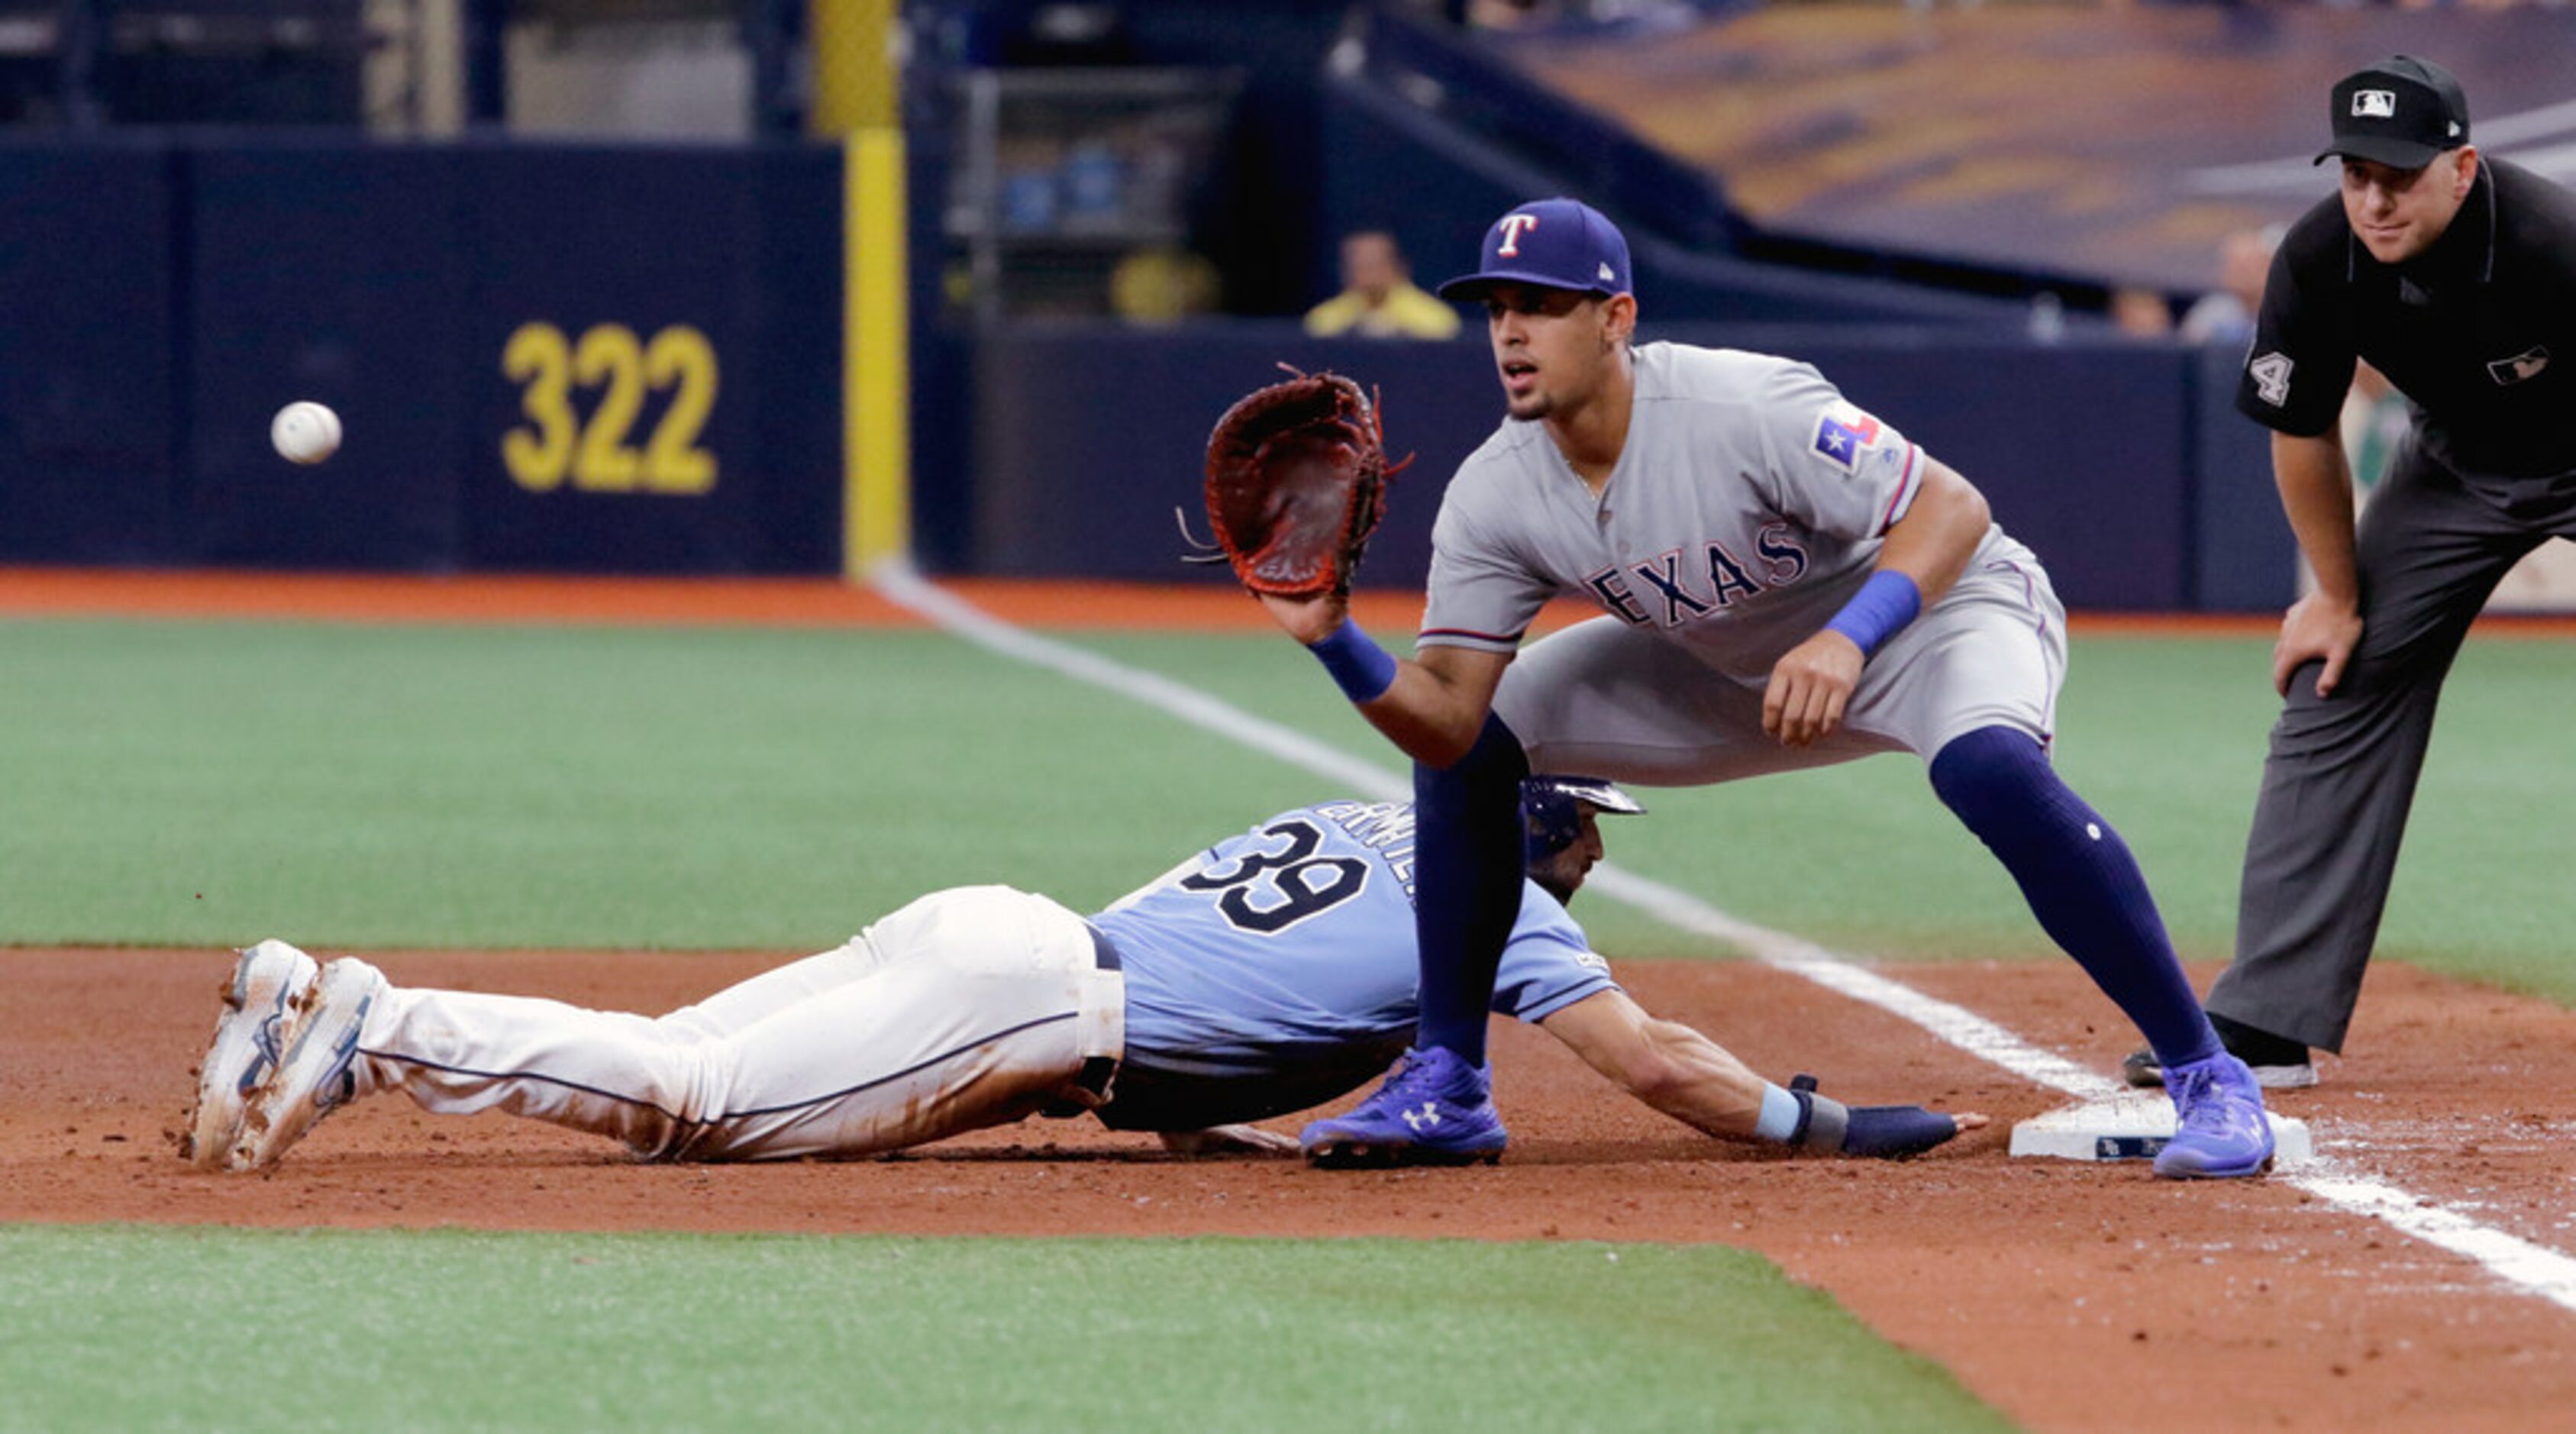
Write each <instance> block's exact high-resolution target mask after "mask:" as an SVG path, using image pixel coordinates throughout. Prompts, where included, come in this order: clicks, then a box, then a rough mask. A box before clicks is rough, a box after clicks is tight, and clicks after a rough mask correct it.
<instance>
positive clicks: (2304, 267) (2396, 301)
mask: <svg viewBox="0 0 2576 1434" xmlns="http://www.w3.org/2000/svg"><path fill="white" fill-rule="evenodd" d="M2356 355H2358V356H2359V357H2361V358H2365V359H2368V360H2369V361H2370V364H2371V367H2373V368H2376V369H2378V370H2379V371H2380V372H2381V373H2384V374H2386V375H2388V379H2389V382H2391V383H2394V384H2395V385H2397V388H2398V391H2399V392H2401V393H2403V394H2405V395H2406V397H2407V398H2408V399H2409V400H2410V401H2411V402H2412V403H2413V404H2414V411H2415V424H2416V431H2417V432H2418V433H2419V434H2420V435H2421V436H2422V439H2423V445H2424V449H2425V451H2426V453H2427V455H2428V456H2430V457H2432V458H2434V459H2436V460H2438V461H2439V462H2440V463H2441V464H2442V465H2443V466H2444V467H2446V468H2449V469H2450V470H2451V471H2452V472H2454V473H2457V474H2460V475H2461V476H2463V477H2494V478H2537V477H2542V476H2547V475H2552V474H2562V473H2571V472H2576V194H2570V193H2569V192H2568V191H2567V190H2565V189H2562V188H2560V187H2559V186H2557V185H2555V184H2552V183H2550V182H2549V181H2548V180H2545V179H2542V178H2541V177H2540V176H2538V175H2536V174H2533V173H2532V172H2531V171H2530V170H2527V169H2524V168H2521V167H2520V166H2518V165H2513V164H2508V163H2504V162H2502V161H2499V160H2494V159H2489V158H2486V157H2485V156H2483V155H2481V156H2480V157H2479V160H2478V177H2477V179H2476V180H2475V181H2474V182H2473V183H2472V184H2471V186H2470V188H2469V193H2468V197H2467V198H2466V199H2465V200H2463V201H2461V204H2460V211H2459V213H2458V214H2457V215H2455V216H2453V217H2452V220H2451V227H2450V228H2448V229H2447V230H2444V231H2443V233H2442V237H2441V238H2439V239H2437V240H2435V241H2434V242H2433V247H2431V248H2430V249H2427V250H2425V251H2424V252H2423V253H2421V254H2418V255H2416V256H2415V257H2414V258H2413V259H2410V260H2408V261H2407V262H2405V263H2403V264H2399V265H2396V266H2394V267H2392V266H2390V265H2386V264H2382V263H2380V262H2379V261H2378V260H2376V259H2374V258H2372V257H2371V256H2370V250H2369V249H2367V248H2366V247H2364V246H2363V244H2362V242H2361V241H2360V240H2359V239H2357V238H2355V237H2354V236H2353V232H2352V226H2351V224H2350V223H2349V222H2348V221H2347V220H2346V219H2345V218H2344V213H2343V200H2342V197H2341V196H2340V195H2330V196H2328V197H2327V198H2326V199H2325V200H2324V201H2323V202H2321V203H2319V204H2318V205H2317V206H2316V207H2315V208H2313V209H2311V210H2309V211H2308V212H2307V213H2306V214H2304V215H2301V216H2300V218H2299V222H2298V223H2296V224H2294V225H2292V226H2291V228H2290V232H2289V234H2288V235H2287V236H2286V237H2285V238H2283V239H2282V241H2281V247H2280V251H2279V252H2278V253H2276V254H2274V255H2273V256H2272V274H2271V278H2270V279H2269V280H2268V281H2266V283H2265V284H2264V287H2263V312H2262V316H2261V318H2260V319H2259V320H2258V322H2257V323H2256V326H2255V331H2254V346H2253V348H2252V349H2251V350H2250V351H2248V353H2247V354H2246V359H2245V374H2244V378H2243V380H2242V381H2241V382H2240V383H2239V384H2238V385H2237V389H2236V406H2237V408H2238V409H2240V410H2241V411H2243V412H2244V413H2245V415H2246V416H2247V417H2249V418H2252V419H2253V420H2254V421H2255V422H2257V423H2260V424H2263V425H2264V426H2266V427H2268V428H2273V429H2277V430H2279V431H2280V432H2283V433H2287V434H2292V435H2295V436H2299V437H2309V438H2313V437H2315V436H2317V435H2319V434H2322V433H2324V432H2325V431H2326V430H2327V429H2329V428H2331V427H2333V426H2334V424H2335V421H2336V419H2337V417H2338V416H2339V415H2340V413H2341V412H2342V409H2343V399H2344V391H2345V390H2346V389H2347V388H2349V387H2350V386H2351V384H2352V365H2353V359H2354V357H2355V356H2356Z"/></svg>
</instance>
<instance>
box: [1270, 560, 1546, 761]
mask: <svg viewBox="0 0 2576 1434" xmlns="http://www.w3.org/2000/svg"><path fill="white" fill-rule="evenodd" d="M1260 597H1261V604H1262V606H1263V607H1265V608H1267V609H1269V612H1270V616H1271V620H1272V621H1274V622H1277V623H1278V624H1279V626H1280V628H1281V630H1283V631H1285V632H1286V633H1287V634H1288V635H1289V636H1290V637H1293V638H1295V639H1297V641H1299V642H1300V643H1303V644H1304V645H1305V646H1306V648H1307V650H1308V651H1310V652H1313V653H1314V654H1315V655H1316V656H1317V657H1318V658H1320V659H1321V660H1322V661H1323V663H1324V666H1325V668H1326V669H1327V670H1329V671H1330V672H1331V673H1332V674H1333V680H1334V681H1335V682H1337V683H1339V684H1340V685H1341V688H1342V693H1343V695H1344V696H1347V697H1349V698H1350V699H1351V701H1352V703H1353V704H1354V705H1356V706H1357V707H1358V708H1359V710H1360V715H1361V716H1363V717H1366V718H1367V719H1368V720H1369V723H1370V725H1372V726H1374V727H1376V728H1377V729H1378V730H1379V731H1380V732H1383V733H1385V734H1386V737H1387V740H1388V741H1390V742H1393V743H1394V744H1395V745H1396V746H1397V747H1398V748H1400V749H1401V750H1402V751H1403V752H1404V754H1405V755H1406V756H1408V757H1411V758H1413V759H1414V760H1415V761H1417V762H1423V763H1427V764H1428V765H1430V766H1434V767H1447V766H1449V765H1450V764H1451V763H1453V762H1456V761H1457V760H1458V759H1459V758H1460V757H1463V756H1465V755H1466V754H1467V750H1468V749H1469V748H1470V747H1473V746H1474V745H1475V744H1476V738H1477V736H1478V735H1479V734H1480V733H1482V732H1483V731H1484V728H1485V714H1486V713H1487V712H1489V711H1491V710H1492V708H1493V705H1494V689H1495V688H1496V687H1499V686H1501V685H1502V681H1503V669H1504V668H1506V667H1509V666H1510V665H1511V661H1512V659H1511V654H1509V653H1502V652H1481V651H1478V650H1476V649H1473V648H1465V647H1431V648H1425V649H1423V652H1422V655H1421V656H1420V657H1419V658H1418V659H1417V658H1404V657H1397V656H1395V655H1393V654H1392V653H1389V652H1386V651H1384V650H1383V649H1381V648H1379V647H1378V646H1377V645H1376V644H1375V643H1374V642H1371V641H1370V640H1369V638H1368V636H1367V635H1366V634H1365V633H1362V632H1361V631H1360V630H1359V629H1358V628H1357V627H1356V626H1354V625H1352V624H1351V622H1350V620H1349V619H1350V605H1349V603H1348V602H1346V601H1345V600H1343V599H1341V598H1339V597H1334V596H1332V595H1330V594H1326V595H1324V596H1321V597H1311V598H1286V597H1276V596H1272V595H1270V594H1267V593H1264V594H1261V595H1260Z"/></svg>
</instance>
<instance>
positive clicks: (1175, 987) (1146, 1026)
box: [1092, 801, 1616, 1129]
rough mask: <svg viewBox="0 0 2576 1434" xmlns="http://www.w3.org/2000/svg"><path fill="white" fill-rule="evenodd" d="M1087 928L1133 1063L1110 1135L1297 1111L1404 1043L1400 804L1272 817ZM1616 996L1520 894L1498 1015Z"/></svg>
mask: <svg viewBox="0 0 2576 1434" xmlns="http://www.w3.org/2000/svg"><path fill="white" fill-rule="evenodd" d="M1092 920H1093V922H1094V924H1096V925H1097V926H1099V927H1100V928H1101V929H1102V930H1103V931H1105V932H1107V933H1108V935H1109V938H1110V939H1111V940H1112V941H1113V942H1115V943H1116V944H1117V947H1118V951H1119V955H1120V958H1121V960H1122V961H1123V963H1124V966H1125V970H1126V984H1127V1042H1126V1056H1125V1058H1124V1060H1122V1061H1121V1063H1120V1065H1119V1071H1118V1078H1117V1083H1116V1085H1115V1087H1114V1088H1113V1090H1112V1099H1111V1101H1110V1104H1109V1105H1108V1106H1106V1107H1104V1108H1103V1109H1102V1110H1101V1111H1100V1112H1099V1114H1100V1117H1101V1119H1103V1120H1104V1121H1107V1122H1108V1123H1109V1124H1111V1125H1115V1126H1121V1127H1128V1128H1136V1129H1185V1128H1191V1127H1195V1126H1206V1125H1217V1124H1223V1123H1225V1122H1229V1121H1242V1120H1258V1119H1261V1118H1262V1117H1264V1116H1269V1115H1277V1114H1280V1113H1282V1112H1285V1111H1292V1110H1303V1109H1306V1108H1308V1107H1310V1106H1315V1105H1320V1104H1322V1103H1324V1102H1325V1101H1328V1100H1331V1099H1333V1098H1335V1097H1337V1096H1340V1095H1342V1094H1344V1093H1346V1092H1348V1091H1350V1090H1353V1089H1355V1088H1357V1087H1359V1086H1361V1085H1364V1084H1366V1083H1367V1082H1369V1081H1371V1080H1373V1079H1375V1078H1376V1077H1377V1076H1379V1075H1381V1074H1383V1073H1384V1071H1385V1070H1386V1068H1387V1066H1388V1065H1390V1064H1392V1063H1393V1062H1394V1060H1395V1058H1396V1056H1397V1055H1399V1054H1401V1053H1402V1052H1403V1050H1404V1048H1405V1047H1406V1046H1407V1045H1409V1044H1411V1043H1412V1040H1413V1033H1414V1023H1415V1021H1416V1019H1417V1018H1418V1015H1419V1009H1418V1002H1417V995H1416V989H1415V988H1416V984H1417V974H1418V973H1417V969H1416V968H1417V959H1418V958H1417V955H1416V949H1415V946H1414V937H1413V807H1412V805H1411V804H1410V803H1404V802H1374V803H1372V802H1356V801H1351V802H1327V803H1324V804H1322V805H1320V806H1312V807H1301V808H1299V809H1298V810H1296V811H1292V812H1283V813H1281V814H1280V815H1278V816H1275V817H1272V818H1271V819H1270V820H1268V821H1266V822H1263V823H1261V824H1260V825H1259V826H1257V827H1255V828H1253V829H1252V830H1251V831H1249V832H1247V833H1245V834H1244V835H1242V836H1238V837H1234V838H1232V839H1230V840H1228V841H1225V842H1221V843H1219V844H1218V845H1216V846H1215V847H1212V848H1210V849H1209V850H1207V851H1206V852H1203V853H1201V854H1200V855H1199V856H1198V857H1197V858H1196V859H1194V860H1192V861H1189V862H1185V863H1183V864H1182V865H1181V866H1179V867H1176V868H1174V869H1173V870H1172V871H1171V872H1169V873H1167V874H1165V875H1164V876H1163V878H1162V879H1161V880H1159V881H1157V882H1155V883H1154V884H1153V885H1151V886H1148V887H1146V888H1144V889H1143V890H1141V891H1138V892H1136V893H1134V894H1133V895H1130V896H1128V897H1126V898H1124V899H1123V900H1121V901H1119V902H1118V903H1117V904H1116V905H1114V906H1112V907H1110V908H1109V909H1108V910H1106V911H1104V912H1101V913H1100V914H1099V915H1097V916H1095V917H1093V918H1092ZM1615 986H1616V983H1615V982H1613V981H1612V980H1611V978H1610V967H1609V963H1608V962H1605V961H1603V960H1602V959H1601V958H1600V957H1599V956H1598V955H1595V954H1594V953H1593V952H1592V950H1591V949H1590V947H1589V946H1587V945H1586V944H1585V941H1584V936H1583V929H1582V928H1581V927H1579V926H1576V925H1575V924H1574V920H1573V918H1572V917H1570V916H1568V915H1566V912H1565V908H1564V906H1563V905H1561V904H1559V903H1558V901H1557V900H1556V898H1555V897H1553V896H1550V895H1549V894H1548V893H1547V892H1545V891H1543V890H1541V889H1540V888H1539V887H1538V886H1536V885H1535V884H1525V885H1524V888H1523V890H1522V893H1521V914H1520V920H1519V922H1518V923H1517V924H1515V925H1514V926H1513V928H1512V934H1511V940H1510V941H1509V943H1508V944H1506V945H1505V946H1504V948H1503V962H1502V970H1501V973H1500V974H1499V975H1498V976H1497V977H1496V979H1495V982H1494V1000H1493V1009H1494V1010H1495V1011H1497V1012H1499V1013H1501V1014H1503V1015H1507V1016H1512V1017H1516V1018H1518V1019H1520V1020H1524V1021H1538V1020H1541V1019H1543V1018H1545V1017H1546V1016H1548V1015H1550V1014H1552V1013H1554V1012H1556V1011H1559V1010H1562V1009H1564V1008H1565V1007H1566V1006H1569V1005H1572V1004H1573V1003H1574V1002H1576V1001H1579V1000H1582V999H1583V998H1584V997H1586V996H1590V995H1593V994H1595V993H1596V992H1600V991H1604V990H1610V989H1613V988H1615Z"/></svg>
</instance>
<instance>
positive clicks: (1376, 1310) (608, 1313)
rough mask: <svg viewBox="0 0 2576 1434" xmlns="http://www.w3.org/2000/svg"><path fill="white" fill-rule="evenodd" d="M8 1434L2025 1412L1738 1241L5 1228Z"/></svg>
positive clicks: (1962, 1424) (1389, 1424) (1491, 1425)
mask: <svg viewBox="0 0 2576 1434" xmlns="http://www.w3.org/2000/svg"><path fill="white" fill-rule="evenodd" d="M0 1269H5V1270H6V1271H7V1272H8V1278H7V1279H6V1280H0V1330H6V1331H7V1332H8V1334H9V1338H7V1339H6V1340H5V1341H0V1425H6V1426H7V1427H10V1428H24V1429H46V1430H57V1431H59V1430H73V1429H133V1428H147V1427H170V1428H177V1427H186V1428H251V1427H257V1428H302V1427H326V1428H400V1429H490V1428H505V1427H506V1428H590V1429H610V1428H657V1429H660V1428H700V1429H715V1428H743V1427H752V1428H806V1429H816V1428H820V1429H837V1428H880V1429H1103V1430H1110V1429H1114V1430H1149V1429H1190V1430H1227V1429H1247V1430H1250V1429H1294V1428H1309V1429H1344V1428H1364V1429H1405V1428H1416V1429H1491V1430H1509V1429H1546V1430H1563V1429H1636V1430H1650V1429H1674V1430H1724V1429H1775V1430H1793V1429H1817V1430H1840V1429H1856V1428H1869V1429H1873V1430H1915V1429H1919V1430H1967V1429H2001V1428H2006V1427H2009V1426H2008V1425H2006V1424H2005V1423H2004V1422H2003V1421H2002V1420H2001V1419H2000V1418H1999V1417H1998V1416H1996V1415H1995V1414H1994V1413H1993V1412H1992V1411H1990V1410H1988V1409H1986V1408H1985V1407H1984V1406H1983V1405H1981V1404H1979V1403H1978V1402H1976V1401H1975V1400H1974V1399H1972V1398H1971V1397H1970V1396H1968V1395H1967V1394H1966V1393H1965V1392H1963V1391H1962V1390H1961V1389H1960V1388H1959V1386H1958V1385H1957V1384H1956V1382H1954V1381H1953V1380H1952V1379H1951V1378H1950V1376H1949V1375H1947V1374H1946V1373H1944V1372H1943V1371H1942V1370H1940V1369H1939V1368H1937V1367H1936V1366H1934V1365H1932V1364H1930V1363H1929V1362H1927V1361H1925V1360H1922V1359H1919V1358H1917V1357H1914V1356H1911V1355H1907V1354H1903V1353H1900V1352H1898V1351H1896V1350H1895V1349H1893V1348H1891V1347H1889V1346H1887V1345H1885V1344H1882V1343H1880V1342H1879V1341H1878V1340H1876V1339H1875V1338H1873V1337H1872V1336H1871V1335H1870V1334H1869V1333H1868V1332H1867V1331H1866V1330H1865V1329H1863V1328H1862V1327H1861V1326H1860V1325H1859V1324H1858V1323H1857V1322H1856V1321H1854V1320H1853V1319H1852V1318H1851V1317H1850V1316H1849V1315H1847V1314H1845V1313H1844V1312H1843V1311H1842V1310H1840V1309H1839V1308H1838V1307H1837V1306H1835V1305H1834V1304H1833V1303H1832V1301H1830V1300H1829V1299H1827V1298H1826V1297H1824V1296H1823V1295H1820V1294H1818V1293H1816V1292H1814V1291H1812V1290H1807V1289H1802V1288H1799V1287H1797V1286H1794V1285H1791V1284H1790V1283H1788V1282H1787V1281H1786V1280H1785V1279H1783V1278H1782V1277H1781V1276H1780V1275H1779V1274H1778V1272H1777V1271H1776V1270H1774V1269H1773V1268H1772V1267H1771V1266H1770V1265H1769V1264H1768V1263H1767V1262H1766V1261H1763V1260H1762V1259H1760V1258H1759V1257H1756V1256H1751V1255H1747V1254H1743V1253H1741V1252H1738V1251H1732V1250H1726V1249H1722V1248H1715V1247H1694V1248H1683V1249H1673V1248H1656V1247H1650V1246H1608V1245H1600V1244H1591V1243H1569V1244H1547V1245H1501V1244H1473V1243H1466V1242H1456V1241H1440V1242H1410V1241H1405V1242H1399V1241H1338V1240H1337V1241H1304V1242H1300V1241H1266V1240H1215V1239H1197V1240H1170V1241H1159V1240H1157V1241H1102V1240H1052V1241H1015V1240H945V1241H933V1240H916V1239H886V1238H854V1237H778V1236H725V1237H711V1238H678V1237H657V1236H620V1235H583V1236H559V1235H483V1234H467V1233H462V1232H453V1231H441V1232H435V1233H430V1234H396V1233H346V1232H311V1233H305V1234H276V1233H268V1232H244V1231H228V1230H212V1229H209V1230H159V1229H133V1228H125V1229H89V1228H59V1227H56V1228H35V1227H25V1226H17V1227H0Z"/></svg>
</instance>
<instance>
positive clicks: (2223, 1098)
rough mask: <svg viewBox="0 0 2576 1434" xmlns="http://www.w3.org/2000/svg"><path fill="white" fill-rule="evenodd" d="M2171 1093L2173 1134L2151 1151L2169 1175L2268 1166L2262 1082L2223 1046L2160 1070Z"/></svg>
mask: <svg viewBox="0 0 2576 1434" xmlns="http://www.w3.org/2000/svg"><path fill="white" fill-rule="evenodd" d="M2165 1076H2166V1081H2165V1084H2166V1086H2167V1088H2168V1089H2169V1090H2171V1092H2172V1093H2173V1102H2174V1116H2175V1126H2174V1137H2173V1139H2172V1140H2170V1141H2168V1142H2166V1144H2165V1148H2164V1149H2163V1150H2162V1151H2161V1152H2159V1153H2158V1154H2157V1156H2156V1173H2157V1174H2158V1175H2161V1176H2164V1177H2165V1178H2166V1179H2168V1180H2229V1179H2236V1178H2240V1177H2243V1176H2247V1175H2260V1174H2262V1173H2263V1172H2264V1171H2266V1170H2269V1169H2271V1168H2272V1123H2271V1122H2270V1121H2268V1120H2266V1119H2264V1118H2263V1088H2262V1087H2261V1086H2260V1085H2258V1084H2256V1083H2255V1080H2254V1073H2253V1072H2252V1071H2250V1070H2248V1069H2246V1067H2245V1063H2244V1062H2243V1061H2240V1060H2238V1059H2237V1058H2236V1057H2234V1056H2231V1055H2229V1054H2228V1053H2227V1052H2225V1051H2223V1050H2222V1051H2220V1052H2219V1053H2218V1054H2216V1055H2214V1056H2211V1057H2210V1058H2209V1059H2207V1060H2205V1061H2194V1062H2192V1063H2191V1064H2190V1065H2187V1066H2176V1067H2174V1068H2173V1069H2172V1070H2170V1071H2167V1072H2166V1073H2165Z"/></svg>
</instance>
